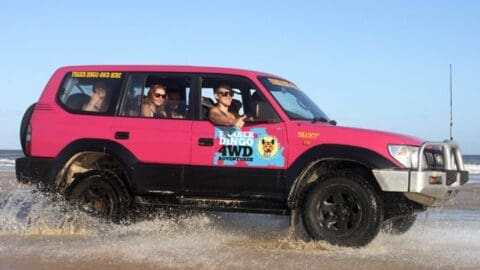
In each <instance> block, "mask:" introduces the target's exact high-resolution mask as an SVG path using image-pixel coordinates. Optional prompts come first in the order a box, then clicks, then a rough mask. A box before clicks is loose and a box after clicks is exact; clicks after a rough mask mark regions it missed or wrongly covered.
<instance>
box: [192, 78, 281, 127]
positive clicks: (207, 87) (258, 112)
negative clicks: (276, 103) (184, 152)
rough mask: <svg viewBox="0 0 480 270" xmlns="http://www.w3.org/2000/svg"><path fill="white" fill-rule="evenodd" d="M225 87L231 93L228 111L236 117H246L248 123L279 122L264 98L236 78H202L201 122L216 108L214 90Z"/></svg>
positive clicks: (244, 79)
mask: <svg viewBox="0 0 480 270" xmlns="http://www.w3.org/2000/svg"><path fill="white" fill-rule="evenodd" d="M219 86H227V87H228V88H230V89H231V91H232V92H233V97H232V100H231V103H230V105H229V107H228V111H229V112H230V113H232V114H234V115H235V116H236V117H240V116H243V115H246V116H247V119H248V121H249V122H279V121H280V118H279V116H278V114H277V113H276V112H275V111H274V109H273V108H272V106H271V105H270V103H269V102H268V101H267V99H266V98H265V96H264V95H263V94H262V93H261V91H259V90H258V89H257V88H256V87H255V85H254V84H253V83H252V82H251V81H250V80H248V79H246V78H242V77H236V76H220V75H219V76H203V77H202V88H201V111H200V117H201V120H208V114H209V111H210V109H211V108H212V107H214V106H217V103H218V101H217V99H216V97H215V90H216V89H217V88H218V87H219Z"/></svg>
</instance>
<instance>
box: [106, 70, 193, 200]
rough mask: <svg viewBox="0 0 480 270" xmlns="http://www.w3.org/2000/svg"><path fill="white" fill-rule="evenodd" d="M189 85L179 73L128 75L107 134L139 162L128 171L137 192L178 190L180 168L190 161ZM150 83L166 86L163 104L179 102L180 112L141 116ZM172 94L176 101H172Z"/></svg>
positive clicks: (188, 79)
mask: <svg viewBox="0 0 480 270" xmlns="http://www.w3.org/2000/svg"><path fill="white" fill-rule="evenodd" d="M190 84H191V78H190V76H189V75H187V74H181V73H179V74H176V73H168V74H161V73H132V74H131V75H130V77H129V80H128V82H127V86H126V92H125V94H124V97H123V102H122V105H121V108H120V116H119V117H117V118H116V119H115V120H114V123H113V125H112V128H111V137H112V138H113V139H114V140H115V141H117V142H118V143H120V144H122V145H123V146H125V147H126V148H127V149H128V150H129V151H130V152H132V153H133V154H134V155H135V156H136V157H137V159H138V160H139V161H140V162H139V163H138V164H136V165H135V168H132V170H131V171H132V172H133V179H134V185H135V189H136V192H138V193H141V194H169V193H172V194H173V193H179V192H181V191H182V172H183V167H184V165H186V164H188V163H189V161H190V147H191V146H190V142H191V139H190V138H191V126H192V120H191V116H190V113H189V110H188V103H189V100H190V93H191V91H190V89H191V86H190ZM152 85H162V86H164V87H165V88H166V93H167V100H165V103H164V106H178V105H179V104H180V105H181V106H183V107H184V109H183V110H182V112H181V113H177V114H173V113H172V114H170V113H169V115H168V117H167V118H156V116H153V117H150V116H151V115H150V116H148V117H147V116H142V113H141V109H142V106H144V104H147V103H148V102H149V97H148V96H147V95H148V92H149V90H150V87H151V86H152ZM173 93H175V99H176V100H173V99H174V95H173ZM153 107H154V108H155V106H153ZM167 110H168V108H167Z"/></svg>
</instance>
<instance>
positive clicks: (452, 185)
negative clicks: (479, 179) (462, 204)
mask: <svg viewBox="0 0 480 270" xmlns="http://www.w3.org/2000/svg"><path fill="white" fill-rule="evenodd" d="M373 174H374V175H375V177H376V179H377V181H378V183H379V185H380V188H381V189H382V190H383V191H392V192H404V194H405V196H406V197H407V198H408V199H410V200H412V201H415V202H418V203H421V204H424V205H428V206H434V205H438V204H440V203H442V202H444V201H446V200H448V199H450V198H451V197H453V196H454V195H456V194H457V192H458V190H459V189H460V188H461V186H462V185H463V184H465V183H466V182H467V181H468V171H415V170H395V169H393V170H373Z"/></svg>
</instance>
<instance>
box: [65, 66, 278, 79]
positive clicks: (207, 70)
mask: <svg viewBox="0 0 480 270" xmlns="http://www.w3.org/2000/svg"><path fill="white" fill-rule="evenodd" d="M62 69H63V70H64V71H67V72H68V71H73V70H74V71H102V70H105V71H107V70H108V71H124V72H129V71H145V72H193V73H220V74H232V75H243V76H269V77H277V78H280V77H279V76H276V75H273V74H269V73H265V72H259V71H253V70H246V69H238V68H224V67H205V66H183V65H82V66H65V67H61V68H59V70H62Z"/></svg>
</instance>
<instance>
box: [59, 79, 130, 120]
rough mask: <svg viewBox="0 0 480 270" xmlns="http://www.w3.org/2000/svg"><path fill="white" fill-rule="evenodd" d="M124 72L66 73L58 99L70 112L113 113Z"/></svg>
mask: <svg viewBox="0 0 480 270" xmlns="http://www.w3.org/2000/svg"><path fill="white" fill-rule="evenodd" d="M123 76H124V74H123V73H122V72H110V71H98V72H96V71H80V72H75V71H74V72H71V73H68V74H67V75H66V77H65V79H64V81H63V84H62V86H61V88H60V90H59V93H58V101H59V102H60V104H61V105H62V106H63V107H64V108H65V109H67V110H68V111H70V112H73V113H89V114H100V115H113V114H114V112H115V107H116V104H117V100H118V97H119V95H120V90H121V87H122V81H123Z"/></svg>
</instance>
